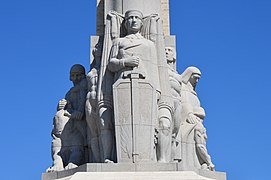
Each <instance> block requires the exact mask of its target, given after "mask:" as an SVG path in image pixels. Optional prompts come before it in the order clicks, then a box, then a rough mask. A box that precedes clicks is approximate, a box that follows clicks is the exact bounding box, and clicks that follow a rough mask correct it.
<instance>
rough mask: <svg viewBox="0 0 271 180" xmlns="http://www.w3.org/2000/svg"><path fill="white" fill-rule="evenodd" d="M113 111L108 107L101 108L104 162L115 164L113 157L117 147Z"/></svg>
mask: <svg viewBox="0 0 271 180" xmlns="http://www.w3.org/2000/svg"><path fill="white" fill-rule="evenodd" d="M112 114H113V113H112V109H111V108H107V107H101V108H100V117H101V123H100V129H101V134H100V140H101V146H102V151H103V156H102V161H103V162H114V161H115V157H114V155H113V152H115V151H114V147H115V138H114V130H113V122H112V121H113V117H112Z"/></svg>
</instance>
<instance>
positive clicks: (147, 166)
mask: <svg viewBox="0 0 271 180" xmlns="http://www.w3.org/2000/svg"><path fill="white" fill-rule="evenodd" d="M189 171H191V172H194V173H195V174H197V175H200V176H204V177H206V178H207V179H208V178H209V180H211V179H215V180H226V173H223V172H213V171H207V170H198V169H192V168H184V167H182V164H181V163H109V164H106V163H88V164H84V165H82V166H79V167H77V168H74V169H70V170H64V171H59V172H51V173H43V174H42V180H73V179H71V178H72V177H73V175H75V174H78V173H79V174H80V173H83V172H84V173H86V172H88V173H90V174H92V175H93V176H94V175H97V176H100V175H101V174H104V175H107V174H108V173H109V174H110V173H113V174H114V173H117V174H126V175H128V174H129V173H130V174H131V175H133V174H141V173H143V175H144V176H145V174H144V173H145V172H146V173H147V174H146V176H149V175H153V178H154V179H155V178H157V177H156V175H159V173H162V174H163V173H164V174H172V175H174V174H175V175H176V174H178V173H179V175H181V174H182V173H184V172H189ZM84 173H83V174H84ZM127 173H128V174H127ZM180 173H181V174H180ZM155 174H156V175H155ZM179 175H178V176H179ZM76 176H77V175H76ZM80 176H81V175H80ZM87 176H89V175H87ZM93 176H91V177H93ZM101 177H103V176H102V175H101ZM135 177H137V175H135ZM172 177H173V178H174V176H172ZM94 179H95V178H94ZM126 179H127V176H126ZM139 179H140V178H139ZM76 180H77V179H76ZM84 180H85V179H84ZM86 180H87V179H86ZM189 180H190V179H189Z"/></svg>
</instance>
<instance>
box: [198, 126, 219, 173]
mask: <svg viewBox="0 0 271 180" xmlns="http://www.w3.org/2000/svg"><path fill="white" fill-rule="evenodd" d="M206 140H207V135H206V129H205V128H204V127H203V126H202V125H198V126H197V127H196V129H195V143H196V151H197V155H198V156H199V157H198V158H199V161H200V162H201V164H202V165H204V164H207V168H208V169H210V170H211V171H213V170H214V167H215V166H214V164H213V163H212V160H211V156H210V155H209V154H208V151H207V148H206Z"/></svg>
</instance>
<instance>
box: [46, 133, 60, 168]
mask: <svg viewBox="0 0 271 180" xmlns="http://www.w3.org/2000/svg"><path fill="white" fill-rule="evenodd" d="M60 150H61V140H60V138H54V139H53V141H52V158H53V165H52V167H49V168H48V169H47V170H46V172H54V171H61V170H63V169H64V165H63V161H62V157H61V156H60V154H59V152H60Z"/></svg>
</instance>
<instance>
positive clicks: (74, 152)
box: [47, 64, 87, 172]
mask: <svg viewBox="0 0 271 180" xmlns="http://www.w3.org/2000/svg"><path fill="white" fill-rule="evenodd" d="M70 80H71V81H72V83H73V85H74V86H73V87H72V88H71V89H70V90H69V91H68V92H67V94H66V96H65V99H62V100H60V101H59V103H58V106H57V113H56V115H55V117H54V122H53V130H52V137H53V140H52V158H53V166H52V167H50V168H49V169H48V170H47V171H48V172H52V171H59V170H63V169H71V168H74V167H77V166H79V165H81V164H83V163H84V162H85V153H84V151H85V149H84V146H85V136H86V132H85V127H86V122H85V112H84V110H85V101H86V93H87V83H86V79H85V68H84V67H83V66H82V65H79V64H75V65H73V66H72V68H71V70H70Z"/></svg>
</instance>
